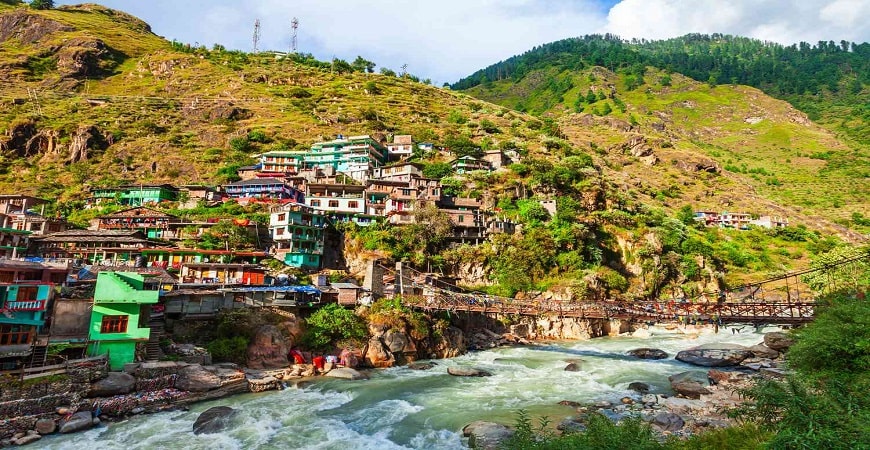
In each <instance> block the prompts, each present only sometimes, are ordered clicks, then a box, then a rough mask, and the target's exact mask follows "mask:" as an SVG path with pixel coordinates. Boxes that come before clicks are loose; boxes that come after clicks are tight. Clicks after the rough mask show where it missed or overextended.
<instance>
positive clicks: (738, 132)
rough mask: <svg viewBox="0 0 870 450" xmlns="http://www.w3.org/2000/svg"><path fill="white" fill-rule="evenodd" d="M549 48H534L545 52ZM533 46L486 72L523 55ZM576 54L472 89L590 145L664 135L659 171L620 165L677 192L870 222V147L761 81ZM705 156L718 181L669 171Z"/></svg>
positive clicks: (709, 201)
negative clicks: (723, 81)
mask: <svg viewBox="0 0 870 450" xmlns="http://www.w3.org/2000/svg"><path fill="white" fill-rule="evenodd" d="M604 42H607V41H604ZM554 45H555V44H554ZM545 47H546V46H545ZM618 48H621V47H618ZM541 51H542V50H540V49H536V50H533V51H531V52H529V54H531V55H536V56H540V55H539V53H540V52H541ZM632 54H634V53H632ZM527 56H528V54H527V55H522V56H518V57H515V58H512V59H510V60H508V61H506V62H504V63H499V64H498V65H495V66H492V67H491V68H488V69H485V71H483V72H481V73H487V72H489V71H491V70H502V69H499V67H502V66H512V65H517V64H519V65H522V64H524V63H525V62H526V61H525V60H526V58H527ZM569 56H570V54H568V53H561V54H560V55H559V57H558V58H557V57H555V56H553V57H552V58H543V59H542V61H540V62H538V63H536V64H534V67H536V68H535V69H531V70H525V71H524V72H523V74H522V75H515V76H513V77H510V78H505V79H503V80H501V81H485V82H484V83H483V84H479V83H474V86H473V87H470V88H468V89H467V90H466V92H467V93H469V94H471V95H474V96H476V97H478V98H481V99H484V100H487V101H492V102H494V103H498V104H502V105H505V106H508V107H511V108H514V109H518V110H527V111H533V112H536V113H539V114H540V113H544V114H545V115H547V116H551V117H554V118H557V119H558V121H559V122H560V124H562V126H563V130H564V131H565V132H566V134H567V135H568V136H569V138H570V139H571V141H572V142H578V143H585V145H586V146H591V145H592V144H594V145H595V147H596V148H612V147H613V146H614V144H617V143H618V139H617V138H615V136H616V135H620V134H622V138H621V139H627V138H628V136H630V135H634V134H637V135H643V136H645V137H646V140H647V141H651V142H658V146H659V147H663V148H660V149H658V150H656V151H655V154H656V156H657V157H658V160H659V161H661V162H662V163H663V164H658V165H659V167H660V168H659V169H658V170H657V171H655V172H654V173H653V172H650V171H649V170H648V169H645V168H643V165H640V166H638V165H628V166H626V167H625V168H624V169H621V170H619V171H618V172H623V173H625V174H626V175H627V176H628V179H632V180H635V181H636V182H637V181H639V182H642V183H644V184H646V183H648V184H650V185H651V186H652V187H653V189H654V190H656V191H666V190H667V189H668V186H670V185H675V186H677V187H678V188H679V191H680V193H678V194H677V195H676V197H677V198H682V199H684V200H689V201H692V202H693V204H701V205H705V207H712V208H714V209H716V208H722V207H733V208H739V209H749V210H754V209H757V208H758V207H757V206H756V205H761V204H764V203H765V200H773V201H775V202H776V203H778V204H780V205H790V206H792V207H794V209H793V210H795V211H800V212H801V213H802V214H807V215H811V216H814V217H815V219H814V220H819V221H824V220H829V219H833V220H835V221H838V222H839V223H841V224H843V225H845V226H851V227H852V228H853V229H855V230H856V231H859V232H865V233H866V232H867V230H866V227H864V226H863V225H861V224H860V223H857V222H855V221H852V220H851V218H852V217H853V215H854V214H855V213H858V214H863V215H866V214H867V211H868V210H870V205H868V202H867V198H870V187H868V186H870V182H868V181H870V153H868V149H870V147H868V146H866V145H863V144H859V143H857V142H856V141H847V142H843V141H841V140H840V139H838V138H837V136H836V135H835V134H834V133H832V132H830V131H829V130H828V129H826V128H825V127H821V126H819V125H817V124H816V123H814V122H812V121H811V120H809V117H808V116H807V115H806V114H804V113H803V112H801V111H799V110H796V109H795V108H793V107H792V106H790V105H789V104H788V103H786V102H784V101H778V100H775V99H773V98H771V97H768V96H767V95H765V94H764V93H763V92H761V91H759V90H758V89H755V88H751V87H747V86H740V85H716V84H715V83H714V84H713V85H711V84H710V83H702V82H698V81H695V80H693V79H691V78H689V77H686V76H682V75H680V74H678V73H673V72H667V71H665V70H658V69H655V68H653V67H646V68H641V69H638V68H637V67H636V66H635V67H626V68H624V69H620V70H617V71H615V72H613V71H610V70H607V69H604V68H602V67H595V66H592V67H590V66H588V64H589V63H587V62H585V59H584V57H585V56H584V55H574V56H572V57H574V58H575V59H574V60H573V61H574V62H573V64H571V63H569V62H570V61H571V59H570V57H569ZM626 58H627V56H626ZM493 68H494V69H493ZM473 78H474V76H472V77H469V78H468V79H466V80H464V81H462V82H460V83H458V84H459V85H464V84H468V82H469V81H468V80H471V79H473ZM843 122H845V120H844V121H843ZM860 122H861V123H862V124H863V123H864V122H863V120H860ZM614 128H616V129H617V130H618V131H616V132H614V131H613V129H614ZM605 130H606V131H605ZM850 144H851V145H850ZM653 146H655V145H653ZM697 157H703V159H704V160H705V161H707V163H708V164H709V165H710V166H715V167H716V168H717V171H718V170H720V169H721V174H722V176H721V177H719V181H718V182H716V183H714V184H713V185H709V184H708V183H706V182H705V183H703V184H699V181H700V180H698V179H695V180H691V181H690V183H689V185H685V184H684V183H682V182H680V180H679V179H672V180H668V179H667V178H662V177H661V176H660V175H661V172H662V171H663V172H668V171H673V168H674V167H676V166H680V165H681V163H679V162H680V161H683V160H685V159H686V158H688V159H692V158H697ZM661 166H665V167H661ZM667 166H672V167H670V168H668V167H667ZM650 175H652V176H650ZM711 188H712V189H711ZM716 204H718V205H716ZM731 205H733V206H731ZM783 213H786V212H785V211H783ZM858 222H860V221H858Z"/></svg>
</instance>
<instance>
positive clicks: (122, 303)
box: [88, 272, 159, 370]
mask: <svg viewBox="0 0 870 450" xmlns="http://www.w3.org/2000/svg"><path fill="white" fill-rule="evenodd" d="M144 282H145V278H144V277H143V276H142V275H139V274H137V273H132V272H100V273H99V274H98V275H97V284H96V287H95V290H94V306H93V311H92V312H91V323H90V333H89V339H90V340H91V341H92V343H91V344H90V346H89V348H88V352H89V353H90V354H91V355H93V356H96V355H104V354H108V359H109V367H110V368H111V369H112V370H121V369H123V368H124V364H128V363H131V362H133V361H134V360H135V356H136V344H137V343H144V342H147V341H148V338H149V337H150V335H151V329H150V328H148V327H141V326H140V324H142V323H147V318H148V315H149V313H150V308H151V305H153V304H155V303H157V298H158V295H159V291H156V290H145V288H144Z"/></svg>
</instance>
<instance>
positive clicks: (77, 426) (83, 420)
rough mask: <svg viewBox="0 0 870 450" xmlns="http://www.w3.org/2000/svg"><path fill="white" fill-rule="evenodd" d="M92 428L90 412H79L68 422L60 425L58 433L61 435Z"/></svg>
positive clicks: (92, 421) (92, 422)
mask: <svg viewBox="0 0 870 450" xmlns="http://www.w3.org/2000/svg"><path fill="white" fill-rule="evenodd" d="M93 426H94V420H93V418H92V417H91V412H90V411H79V412H77V413H75V414H73V415H72V416H71V417H70V418H69V419H68V420H65V421H62V422H61V423H60V432H61V433H63V434H66V433H74V432H76V431H82V430H87V429H89V428H91V427H93Z"/></svg>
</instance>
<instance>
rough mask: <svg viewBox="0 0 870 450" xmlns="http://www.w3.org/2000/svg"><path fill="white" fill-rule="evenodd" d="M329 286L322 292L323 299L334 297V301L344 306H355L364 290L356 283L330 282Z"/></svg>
mask: <svg viewBox="0 0 870 450" xmlns="http://www.w3.org/2000/svg"><path fill="white" fill-rule="evenodd" d="M329 288H330V289H329V290H328V291H326V292H324V293H323V294H324V295H323V297H324V301H329V300H331V299H333V298H334V299H335V302H336V303H338V304H339V305H345V306H355V305H356V304H357V302H358V301H359V299H360V297H361V296H362V294H363V292H364V291H363V288H362V287H361V286H358V285H356V283H330V285H329ZM328 295H329V297H328Z"/></svg>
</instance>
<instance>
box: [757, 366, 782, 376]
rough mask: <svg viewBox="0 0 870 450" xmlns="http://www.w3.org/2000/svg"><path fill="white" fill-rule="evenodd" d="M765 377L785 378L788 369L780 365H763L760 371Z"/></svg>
mask: <svg viewBox="0 0 870 450" xmlns="http://www.w3.org/2000/svg"><path fill="white" fill-rule="evenodd" d="M759 372H760V373H761V375H763V376H764V377H765V378H785V377H786V375H788V371H786V370H784V369H780V368H778V367H762V368H761V370H760V371H759Z"/></svg>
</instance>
